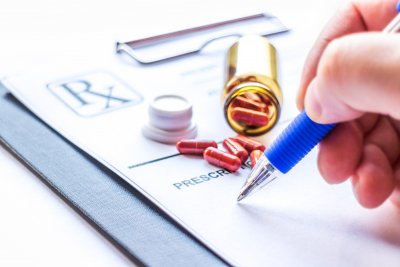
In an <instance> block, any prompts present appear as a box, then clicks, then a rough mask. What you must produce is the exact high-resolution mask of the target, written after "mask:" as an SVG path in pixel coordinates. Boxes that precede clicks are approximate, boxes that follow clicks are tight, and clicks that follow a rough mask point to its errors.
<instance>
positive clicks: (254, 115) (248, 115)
mask: <svg viewBox="0 0 400 267" xmlns="http://www.w3.org/2000/svg"><path fill="white" fill-rule="evenodd" d="M231 116H232V119H233V120H235V121H236V122H237V123H242V124H245V125H247V126H264V125H267V123H268V115H267V114H266V113H265V112H260V111H255V110H251V109H247V108H238V107H237V108H233V109H232V111H231Z"/></svg>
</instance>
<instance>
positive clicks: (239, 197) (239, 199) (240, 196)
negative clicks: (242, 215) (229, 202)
mask: <svg viewBox="0 0 400 267" xmlns="http://www.w3.org/2000/svg"><path fill="white" fill-rule="evenodd" d="M243 198H245V195H244V194H240V195H239V196H238V198H237V202H240V201H241V200H242V199H243Z"/></svg>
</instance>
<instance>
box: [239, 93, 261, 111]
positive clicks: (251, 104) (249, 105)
mask: <svg viewBox="0 0 400 267" xmlns="http://www.w3.org/2000/svg"><path fill="white" fill-rule="evenodd" d="M232 107H240V108H246V109H251V110H255V111H261V112H265V111H266V110H267V105H266V104H264V103H260V102H257V101H254V100H251V99H247V98H245V97H243V96H238V97H236V98H235V100H233V102H232Z"/></svg>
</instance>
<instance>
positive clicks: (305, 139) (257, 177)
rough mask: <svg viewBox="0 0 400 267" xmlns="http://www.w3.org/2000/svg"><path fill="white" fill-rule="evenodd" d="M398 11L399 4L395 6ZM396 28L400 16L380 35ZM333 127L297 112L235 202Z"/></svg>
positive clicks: (282, 170) (292, 162) (287, 166)
mask: <svg viewBox="0 0 400 267" xmlns="http://www.w3.org/2000/svg"><path fill="white" fill-rule="evenodd" d="M396 8H397V10H398V12H400V1H399V3H398V4H397V6H396ZM399 29H400V13H399V14H397V16H396V17H395V18H394V19H393V20H392V21H391V22H390V23H389V24H388V25H387V26H386V27H385V29H384V30H383V31H382V32H383V33H395V32H398V31H399ZM333 128H335V124H319V123H316V122H314V121H312V120H311V119H310V118H309V117H308V116H307V114H306V113H305V112H304V111H303V112H301V113H300V114H299V115H298V116H297V117H296V118H295V119H294V120H293V121H292V122H291V123H290V124H289V126H288V127H287V128H286V129H285V130H284V131H283V132H282V133H281V134H280V135H279V136H278V137H277V138H276V140H275V141H274V142H273V143H272V144H271V145H270V146H269V147H268V149H267V150H266V151H265V152H264V154H263V155H262V156H261V158H260V159H259V160H258V161H257V164H256V166H255V167H254V169H253V170H252V172H251V173H250V175H249V177H248V178H247V180H246V183H245V184H244V186H243V187H242V189H241V191H240V194H239V197H238V198H237V201H241V200H242V199H244V198H245V197H247V196H249V195H250V194H252V193H254V192H256V191H258V190H259V189H261V188H262V187H264V186H265V185H267V184H268V183H270V182H272V181H273V180H275V179H277V178H278V177H279V176H281V175H283V174H285V173H287V172H288V171H290V170H291V169H292V168H293V167H294V166H295V165H296V164H297V163H298V162H299V161H300V160H301V159H302V158H303V157H304V156H305V155H307V154H308V153H309V152H310V151H311V150H312V149H313V148H314V147H315V146H316V145H317V144H318V143H319V142H320V141H321V140H322V139H323V138H324V137H325V136H326V135H327V134H328V133H329V132H330V131H332V129H333Z"/></svg>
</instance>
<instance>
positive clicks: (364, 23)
mask: <svg viewBox="0 0 400 267" xmlns="http://www.w3.org/2000/svg"><path fill="white" fill-rule="evenodd" d="M396 3H397V0H385V1H382V0H364V1H362V0H354V1H350V2H349V3H348V4H347V5H346V6H345V7H344V8H342V9H341V10H340V11H339V12H338V13H337V14H336V16H335V17H334V18H333V19H332V20H331V21H330V23H328V25H327V26H326V28H325V29H324V30H323V32H322V33H321V35H320V37H319V39H318V41H317V42H316V44H315V45H314V47H313V49H312V50H311V52H310V54H309V56H308V59H307V61H306V63H305V66H304V71H303V76H302V81H301V84H300V90H299V94H298V99H297V104H298V107H299V108H300V109H303V108H305V110H306V112H307V114H308V115H309V117H310V118H311V119H313V120H315V121H316V122H320V123H338V122H340V124H339V125H338V126H337V127H336V128H335V129H334V130H333V131H332V132H331V134H330V135H328V136H327V137H326V138H325V139H324V140H323V141H322V142H321V143H320V151H319V155H318V166H319V170H320V172H321V174H322V176H323V177H324V178H325V180H326V181H328V182H329V183H340V182H343V181H345V180H347V179H348V178H349V177H351V180H352V184H353V189H354V193H355V195H356V197H357V199H358V201H359V202H360V203H361V205H363V206H365V207H368V208H373V207H377V206H379V205H380V204H382V203H383V202H384V201H385V200H386V199H387V198H389V197H390V198H391V200H392V201H393V202H394V203H396V204H397V205H399V206H400V157H399V155H400V34H382V33H366V31H381V30H382V29H383V28H384V27H385V26H386V25H387V24H388V23H389V21H390V20H391V19H392V18H393V17H394V16H395V15H396V10H395V6H396ZM360 32H364V33H360Z"/></svg>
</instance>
